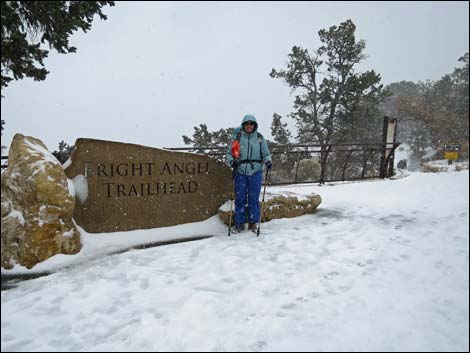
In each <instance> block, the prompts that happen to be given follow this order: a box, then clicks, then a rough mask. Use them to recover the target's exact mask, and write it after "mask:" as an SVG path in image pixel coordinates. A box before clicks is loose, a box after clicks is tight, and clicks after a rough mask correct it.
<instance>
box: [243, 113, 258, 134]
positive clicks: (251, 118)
mask: <svg viewBox="0 0 470 353" xmlns="http://www.w3.org/2000/svg"><path fill="white" fill-rule="evenodd" d="M247 121H252V122H254V123H255V128H254V129H253V132H255V131H256V130H258V122H257V121H256V118H255V116H254V115H253V114H246V115H245V116H244V117H243V119H242V123H241V127H242V129H243V124H244V123H246V122H247Z"/></svg>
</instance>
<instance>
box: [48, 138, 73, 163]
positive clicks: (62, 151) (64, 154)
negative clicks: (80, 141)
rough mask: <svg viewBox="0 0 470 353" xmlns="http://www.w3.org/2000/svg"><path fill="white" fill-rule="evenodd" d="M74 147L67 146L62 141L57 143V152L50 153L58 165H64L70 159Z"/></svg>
mask: <svg viewBox="0 0 470 353" xmlns="http://www.w3.org/2000/svg"><path fill="white" fill-rule="evenodd" d="M74 147H75V146H69V145H68V144H67V143H66V142H65V141H64V140H62V141H60V142H59V150H58V151H54V152H52V154H53V155H54V157H55V158H57V159H58V160H59V162H60V163H62V164H64V163H65V162H66V161H67V159H69V158H70V155H71V154H72V151H73V149H74Z"/></svg>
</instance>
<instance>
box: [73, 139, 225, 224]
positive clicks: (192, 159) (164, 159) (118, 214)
mask: <svg viewBox="0 0 470 353" xmlns="http://www.w3.org/2000/svg"><path fill="white" fill-rule="evenodd" d="M65 173H66V175H67V177H68V178H69V179H71V180H72V182H73V185H74V188H75V194H76V198H77V201H76V204H75V211H74V219H75V221H76V223H77V224H78V225H80V226H81V227H83V228H84V229H85V230H86V231H87V232H91V233H101V232H115V231H126V230H133V229H147V228H156V227H167V226H172V225H176V224H182V223H189V222H198V221H202V220H205V219H207V218H209V217H211V216H213V215H215V214H217V210H218V208H219V207H220V205H222V204H223V203H224V202H225V201H226V200H228V199H229V197H230V192H231V188H232V185H231V182H232V179H231V172H230V168H229V167H227V166H226V165H224V164H223V163H221V162H218V161H215V160H213V159H210V158H209V157H207V156H204V155H198V154H192V153H182V152H172V151H166V150H162V149H159V148H151V147H145V146H140V145H135V144H128V143H120V142H112V141H102V140H94V139H83V138H80V139H78V140H77V141H76V143H75V150H74V151H73V153H72V156H71V164H70V165H69V166H68V167H67V168H66V170H65Z"/></svg>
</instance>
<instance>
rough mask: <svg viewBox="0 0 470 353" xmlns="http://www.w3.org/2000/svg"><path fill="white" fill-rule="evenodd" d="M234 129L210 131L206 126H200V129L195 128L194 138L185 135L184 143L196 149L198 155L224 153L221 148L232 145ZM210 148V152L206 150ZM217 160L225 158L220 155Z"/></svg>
mask: <svg viewBox="0 0 470 353" xmlns="http://www.w3.org/2000/svg"><path fill="white" fill-rule="evenodd" d="M233 131H234V129H233V128H228V129H219V130H216V131H212V132H211V131H209V130H208V129H207V125H206V124H199V127H197V126H195V127H194V133H193V136H192V138H189V137H188V136H186V135H183V136H182V137H183V141H184V143H185V144H186V145H192V146H193V147H195V149H196V152H197V153H207V154H217V153H224V152H225V151H224V150H223V151H221V150H220V149H219V148H220V147H227V146H228V145H229V143H230V140H231V137H232V134H233ZM207 148H209V150H204V149H207ZM216 159H218V160H222V159H223V156H222V155H220V156H218V157H217V158H216Z"/></svg>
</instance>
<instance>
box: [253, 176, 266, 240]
mask: <svg viewBox="0 0 470 353" xmlns="http://www.w3.org/2000/svg"><path fill="white" fill-rule="evenodd" d="M268 174H269V168H266V176H265V177H264V189H263V200H262V201H261V212H260V214H259V224H258V231H257V232H256V236H257V237H259V232H260V229H261V219H262V218H263V206H264V194H265V193H266V185H267V184H268Z"/></svg>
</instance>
